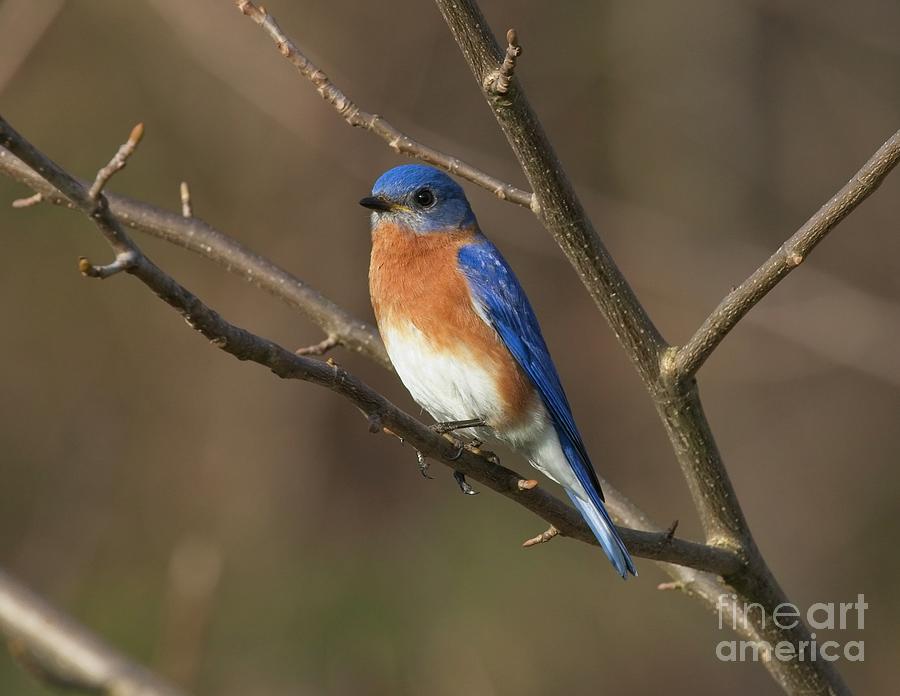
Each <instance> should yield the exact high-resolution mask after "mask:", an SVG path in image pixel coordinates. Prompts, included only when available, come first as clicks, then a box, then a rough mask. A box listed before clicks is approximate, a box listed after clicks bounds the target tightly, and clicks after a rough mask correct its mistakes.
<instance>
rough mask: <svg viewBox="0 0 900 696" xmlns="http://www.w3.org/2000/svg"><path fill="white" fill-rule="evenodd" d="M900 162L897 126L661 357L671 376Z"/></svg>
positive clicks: (702, 357)
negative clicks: (850, 175) (685, 339)
mask: <svg viewBox="0 0 900 696" xmlns="http://www.w3.org/2000/svg"><path fill="white" fill-rule="evenodd" d="M898 161H900V131H897V132H896V133H894V135H892V136H891V137H890V138H888V140H887V141H886V142H885V143H884V145H882V146H881V147H880V148H878V151H877V152H876V153H875V154H874V155H872V157H871V158H870V159H869V161H868V162H866V163H865V164H864V165H863V166H862V168H861V169H860V170H859V171H858V172H856V174H855V175H854V176H853V178H852V179H850V181H848V182H847V183H846V184H845V185H844V187H843V188H842V189H841V190H840V191H838V192H837V193H836V194H834V196H833V197H832V198H831V200H830V201H828V202H827V203H826V204H825V205H823V206H822V207H821V208H819V210H818V212H816V214H815V215H813V216H812V217H811V218H810V219H809V220H807V221H806V224H804V225H803V227H801V228H800V229H799V230H797V231H796V232H795V233H794V234H793V235H791V237H790V238H789V239H788V240H787V241H786V242H785V243H784V244H782V245H781V246H780V247H779V248H778V251H776V252H775V253H774V254H772V256H770V257H769V259H768V260H767V261H766V262H765V263H764V264H763V265H762V266H760V267H759V268H758V269H757V270H756V271H754V272H753V274H752V275H751V276H750V277H749V278H747V280H745V281H744V282H743V283H741V284H740V285H739V286H738V287H736V288H735V289H734V290H732V291H731V292H730V293H728V295H726V296H725V299H723V300H722V301H721V302H720V303H719V306H718V307H716V308H715V310H714V311H713V313H712V314H710V315H709V316H708V317H707V318H706V320H705V321H704V322H703V324H702V325H701V326H700V328H699V329H697V331H696V333H695V334H694V335H693V336H692V337H691V339H690V340H689V341H688V342H687V343H685V344H684V345H683V346H681V347H680V348H677V349H673V350H672V352H671V353H670V355H669V356H668V357H667V359H666V360H665V361H664V368H663V369H664V372H665V373H666V377H667V379H669V380H670V381H673V382H676V381H684V380H686V379H689V378H690V377H691V376H692V375H693V374H694V373H696V372H697V370H699V369H700V367H701V366H702V365H703V363H704V362H706V359H707V358H708V357H709V356H710V355H711V354H712V352H713V351H714V350H715V349H716V347H717V346H718V345H719V343H721V342H722V339H724V338H725V336H727V335H728V332H729V331H731V330H732V329H733V328H734V327H735V325H736V324H737V323H738V322H739V321H740V320H741V319H742V318H743V317H744V315H746V314H747V312H749V311H750V310H751V309H753V307H754V306H755V305H756V303H757V302H759V301H760V300H761V299H762V298H763V297H765V296H766V295H767V294H768V293H769V292H770V291H771V290H772V289H773V288H774V287H775V286H776V285H778V283H780V282H781V280H782V279H784V277H785V276H786V275H787V274H788V273H790V272H791V271H792V270H794V269H795V268H797V266H799V265H800V264H801V263H802V262H803V260H804V259H805V258H806V257H807V256H809V254H810V252H812V250H813V249H815V247H816V245H817V244H818V243H819V242H821V241H822V240H823V239H824V238H825V235H827V234H828V233H829V232H831V230H833V229H834V228H835V227H837V225H838V223H840V222H841V221H842V220H843V219H844V218H845V217H847V216H848V215H849V214H850V213H852V212H853V210H854V209H855V208H856V206H858V205H859V204H860V203H862V202H863V201H864V200H866V198H868V197H869V196H870V195H871V194H873V193H874V192H875V189H877V188H878V187H879V186H880V185H881V182H882V181H884V179H885V177H886V176H887V175H888V174H890V172H891V170H892V169H893V168H894V167H895V166H896V164H897V162H898Z"/></svg>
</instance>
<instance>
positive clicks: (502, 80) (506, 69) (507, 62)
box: [484, 29, 522, 97]
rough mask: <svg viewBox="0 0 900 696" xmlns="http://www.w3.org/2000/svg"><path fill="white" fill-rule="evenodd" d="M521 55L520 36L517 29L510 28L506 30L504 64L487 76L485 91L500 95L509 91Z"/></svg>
mask: <svg viewBox="0 0 900 696" xmlns="http://www.w3.org/2000/svg"><path fill="white" fill-rule="evenodd" d="M520 55H522V47H521V46H519V37H518V35H517V34H516V30H515V29H510V30H509V31H507V32H506V56H504V58H503V64H502V65H501V66H500V68H499V69H498V70H497V71H496V72H492V73H490V74H489V75H488V76H487V77H486V78H485V80H484V89H485V91H487V92H490V93H491V94H494V95H496V96H500V97H502V96H503V95H505V94H506V93H507V92H509V83H510V81H511V80H512V76H513V72H515V69H516V61H517V60H518V59H519V56H520Z"/></svg>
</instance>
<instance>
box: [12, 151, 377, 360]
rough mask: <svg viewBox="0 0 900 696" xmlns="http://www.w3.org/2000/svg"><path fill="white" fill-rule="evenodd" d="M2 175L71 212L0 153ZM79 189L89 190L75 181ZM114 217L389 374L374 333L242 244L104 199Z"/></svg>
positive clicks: (148, 209)
mask: <svg viewBox="0 0 900 696" xmlns="http://www.w3.org/2000/svg"><path fill="white" fill-rule="evenodd" d="M0 172H2V173H4V174H6V175H7V176H9V177H11V178H13V179H15V180H16V181H19V182H21V183H23V184H25V185H26V186H28V187H30V188H31V189H33V190H35V191H38V192H39V193H40V194H41V196H42V199H43V200H45V201H48V202H50V203H54V204H56V205H65V206H68V207H74V205H73V204H72V202H71V201H70V200H69V199H68V198H67V197H66V196H64V195H63V194H62V193H60V192H59V191H58V190H57V189H56V188H54V187H53V186H51V185H50V184H49V183H47V181H46V180H44V179H43V178H41V177H40V176H38V175H37V174H36V173H35V172H34V171H32V169H31V168H30V167H28V166H27V165H26V164H24V163H23V162H21V161H19V160H18V159H16V158H15V157H13V156H12V155H11V154H10V153H9V152H8V151H6V150H4V149H2V148H0ZM78 183H79V184H80V185H81V186H83V187H84V186H88V184H87V183H86V182H84V181H78ZM104 196H106V198H107V199H108V201H109V207H110V210H111V211H112V213H113V215H115V216H116V218H117V219H119V220H120V221H121V223H122V224H123V225H125V226H127V227H129V228H131V229H133V230H137V231H139V232H142V233H144V234H149V235H151V236H154V237H158V238H160V239H163V240H165V241H167V242H170V243H172V244H175V245H177V246H180V247H182V248H184V249H187V250H189V251H192V252H194V253H196V254H199V255H201V256H203V257H205V258H208V259H210V260H211V261H214V262H216V263H217V264H219V265H220V266H222V267H223V268H225V269H226V270H228V271H230V272H232V273H235V274H237V275H239V276H240V277H241V278H243V279H244V280H246V281H247V282H249V283H250V284H252V285H254V286H256V287H258V288H261V289H263V290H265V291H266V292H268V293H269V294H271V295H272V296H274V297H277V298H279V299H280V300H282V301H284V302H285V303H286V304H288V305H289V306H291V307H293V308H294V309H297V310H299V311H300V312H301V313H302V314H303V315H304V316H306V317H307V318H309V319H310V320H311V321H312V322H314V323H315V324H316V325H317V326H319V327H320V328H321V329H322V330H323V331H324V332H325V333H326V334H329V335H330V334H333V335H335V336H338V337H339V339H340V343H341V346H343V347H344V348H348V349H350V350H352V351H355V352H357V353H360V354H362V355H364V356H366V357H368V358H370V359H372V360H374V361H375V362H377V363H379V364H380V365H381V366H382V367H385V368H387V369H389V370H391V369H393V367H392V366H391V363H390V360H388V357H387V353H386V352H385V350H384V345H383V344H382V342H381V338H380V337H379V336H378V332H377V331H375V329H374V328H373V327H372V326H370V325H369V324H367V323H366V322H364V321H362V320H361V319H357V318H356V317H354V316H353V315H351V314H350V313H348V312H347V311H346V310H345V309H343V308H342V307H340V306H339V305H337V304H335V303H334V302H332V301H331V300H329V299H328V298H327V297H325V296H323V295H322V294H321V293H320V292H318V291H317V290H315V289H314V288H312V287H310V286H309V285H308V284H307V283H305V282H304V281H302V280H301V279H300V278H298V277H297V276H295V275H293V274H291V273H288V272H287V271H286V270H284V269H283V268H281V267H279V266H277V265H276V264H274V263H272V262H271V261H269V260H268V259H266V258H264V257H262V256H259V255H258V254H255V253H253V252H252V251H250V250H249V249H248V248H247V247H245V246H244V245H243V244H241V243H240V242H238V241H236V240H235V239H233V238H231V237H229V236H228V235H226V234H224V233H223V232H220V231H219V230H217V229H215V228H213V227H212V226H211V225H209V224H208V223H206V222H204V221H203V220H201V219H199V218H196V217H193V218H190V219H186V218H184V217H183V215H178V214H175V213H171V212H169V211H167V210H163V209H161V208H157V207H155V206H152V205H149V204H147V203H142V202H138V201H134V200H131V199H129V198H126V197H124V196H115V195H112V194H104Z"/></svg>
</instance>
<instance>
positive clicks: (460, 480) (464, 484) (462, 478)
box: [453, 471, 478, 495]
mask: <svg viewBox="0 0 900 696" xmlns="http://www.w3.org/2000/svg"><path fill="white" fill-rule="evenodd" d="M453 478H454V479H456V483H457V484H459V490H461V491H462V492H463V493H464V494H465V495H478V491H476V490H475V489H474V488H472V486H470V485H469V483H468V481H466V475H465V474H464V473H462V472H461V471H454V472H453Z"/></svg>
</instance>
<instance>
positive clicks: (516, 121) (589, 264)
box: [435, 0, 847, 694]
mask: <svg viewBox="0 0 900 696" xmlns="http://www.w3.org/2000/svg"><path fill="white" fill-rule="evenodd" d="M435 1H436V4H437V6H438V9H439V10H440V12H441V14H442V16H443V17H444V21H445V22H446V23H447V26H448V27H449V29H450V31H451V33H452V34H453V38H454V39H455V40H456V43H457V45H458V46H459V48H460V50H461V52H462V54H463V56H464V57H465V59H466V61H467V62H468V64H469V67H470V69H471V70H472V73H473V75H474V76H475V80H476V82H477V83H478V84H479V85H480V86H482V89H483V91H484V94H485V97H486V99H487V102H488V105H489V106H490V107H491V110H492V111H493V113H494V116H495V118H496V119H497V122H498V123H499V125H500V127H501V129H502V130H503V132H504V134H505V135H506V138H507V141H508V142H509V145H510V147H511V148H512V150H513V152H514V153H515V154H516V157H517V159H518V160H519V164H520V166H521V167H522V170H523V171H524V172H525V175H526V176H527V177H528V181H529V183H530V184H531V187H532V189H533V190H534V192H535V197H536V198H537V199H538V206H537V208H538V210H539V213H538V217H539V218H540V220H541V222H542V223H543V225H544V227H545V228H546V229H547V230H548V231H549V232H550V233H551V234H552V235H553V237H554V238H555V239H556V241H557V243H558V244H559V245H560V246H561V247H562V249H563V251H564V252H565V253H566V255H567V257H568V258H569V261H570V262H571V264H572V266H573V267H574V268H575V270H576V272H577V273H578V275H579V277H580V278H581V280H582V283H583V284H584V285H585V287H586V289H587V290H588V292H589V294H590V295H591V297H592V298H593V300H594V302H595V303H596V304H597V306H598V308H599V309H600V311H601V312H602V313H603V315H604V317H605V318H606V320H607V321H608V322H609V324H610V326H611V327H612V329H613V331H614V332H615V335H616V337H617V338H618V339H619V342H620V343H621V344H622V346H623V348H624V349H625V352H626V354H627V355H628V356H629V358H630V359H631V360H632V362H633V363H634V365H635V367H636V369H637V370H638V372H639V374H640V375H641V377H642V378H643V380H644V383H645V385H646V387H647V390H648V392H649V393H650V395H651V397H652V399H653V401H654V404H655V406H656V408H657V411H658V413H659V415H660V417H661V419H662V422H663V425H664V426H665V429H666V432H667V434H668V436H669V439H670V441H671V444H672V448H673V451H674V453H675V456H676V459H677V460H678V463H679V465H680V466H681V469H682V473H683V475H684V477H685V480H686V482H687V484H688V488H689V490H690V492H691V497H692V499H693V502H694V505H695V507H696V509H697V511H698V514H699V516H700V521H701V523H702V524H703V529H704V532H705V535H706V541H707V543H708V544H710V545H715V546H719V547H725V548H730V549H732V550H734V551H735V552H736V553H738V554H739V555H740V556H741V558H743V559H744V560H745V562H746V565H745V566H744V568H743V569H742V570H741V571H740V572H739V573H737V574H735V575H733V576H730V577H729V578H728V579H727V580H728V583H729V584H730V585H731V586H732V588H734V590H735V592H734V597H735V601H742V602H743V601H746V602H758V603H760V604H761V605H762V606H764V607H766V609H767V611H773V610H774V608H775V607H776V606H777V605H778V604H781V603H783V602H787V601H788V600H787V597H786V596H785V594H784V592H783V591H782V590H781V588H780V587H779V585H778V582H777V581H776V580H775V578H774V576H773V575H772V573H771V571H770V570H769V568H768V566H767V565H766V562H765V560H764V559H763V557H762V555H761V554H760V552H759V549H758V548H757V546H756V543H755V541H754V539H753V535H752V534H751V532H750V528H749V526H748V524H747V521H746V519H745V517H744V514H743V511H742V510H741V506H740V503H739V501H738V498H737V494H736V493H735V490H734V487H733V486H732V484H731V480H730V478H729V476H728V472H727V470H726V468H725V464H724V462H723V461H722V457H721V454H720V453H719V450H718V447H717V445H716V442H715V438H714V437H713V434H712V431H711V430H710V427H709V423H708V421H707V419H706V415H705V414H704V412H703V407H702V405H701V402H700V397H699V393H698V391H697V388H696V384H695V383H694V382H693V381H685V382H684V383H678V384H673V383H671V382H670V381H669V380H666V379H664V377H663V375H662V370H663V366H664V364H665V362H666V359H667V356H669V355H670V350H669V346H668V344H667V343H666V341H665V340H664V339H663V338H662V336H661V335H660V334H659V332H658V330H657V329H656V327H655V326H654V324H653V322H652V321H651V320H650V318H649V316H648V315H647V312H646V310H645V309H644V307H643V306H642V305H641V303H640V302H639V301H638V299H637V297H636V296H635V295H634V292H633V291H632V289H631V287H630V286H629V285H628V283H627V281H626V280H625V278H624V276H623V275H622V273H621V271H620V270H619V268H618V267H617V265H616V263H615V261H614V260H613V259H612V257H611V256H610V255H609V253H608V251H607V250H606V248H605V247H604V245H603V243H602V242H601V240H600V239H599V237H598V235H597V233H596V232H595V231H594V229H593V226H592V225H591V223H590V221H589V220H588V218H587V215H586V214H585V211H584V209H583V207H582V206H581V203H580V202H579V201H578V198H577V196H576V195H575V193H574V191H573V189H572V187H571V184H570V183H569V181H568V179H567V178H566V175H565V173H564V172H563V168H562V166H561V164H560V162H559V160H558V159H557V157H556V154H555V153H554V151H553V148H552V146H551V144H550V142H549V141H548V139H547V137H546V135H545V133H544V130H543V128H542V127H541V124H540V122H539V120H538V119H537V116H536V115H535V113H534V111H533V110H532V109H531V106H530V104H529V103H528V101H527V99H526V97H525V94H524V90H522V89H521V87H520V88H518V89H515V90H511V91H510V92H509V93H508V94H507V95H506V96H505V97H504V98H502V99H499V98H497V97H496V95H494V94H493V93H492V92H491V91H490V90H488V89H484V85H485V80H486V78H487V77H488V76H489V75H490V74H491V73H492V72H493V71H495V70H497V65H498V64H499V63H500V61H501V60H502V56H503V52H502V51H501V49H500V46H499V45H498V44H497V41H496V40H495V38H494V36H493V34H492V33H491V31H490V26H489V24H488V23H487V21H486V20H485V18H484V15H483V14H482V13H481V10H480V8H479V7H478V4H477V2H476V0H435ZM674 575H677V574H674ZM682 575H683V577H676V580H678V581H680V582H681V586H682V587H684V588H685V591H686V592H688V593H690V594H691V595H693V596H696V597H698V598H699V599H701V600H702V601H704V602H705V603H707V604H708V605H710V606H712V607H717V606H718V604H717V602H718V597H719V595H721V594H722V592H721V589H720V586H719V585H718V584H717V583H716V582H714V581H713V582H711V581H710V579H709V578H702V577H699V576H696V575H695V576H693V577H688V576H685V575H684V574H683V573H682ZM688 588H690V589H688ZM717 591H718V592H717ZM750 624H751V626H750V627H749V628H748V631H750V632H752V633H754V634H755V635H757V636H761V637H764V639H766V640H769V641H770V642H773V643H776V642H778V641H779V640H786V641H789V642H791V643H793V644H795V645H796V644H798V643H799V642H800V641H807V642H808V641H809V640H811V638H810V633H809V630H808V628H807V627H806V626H805V625H804V624H802V623H800V624H798V625H797V626H796V627H794V628H793V629H790V630H780V629H778V628H777V627H774V626H772V625H771V622H770V623H769V625H766V624H765V622H760V621H759V620H758V619H751V621H750ZM766 668H767V669H768V670H769V672H770V673H771V674H772V676H773V677H774V678H775V679H776V680H777V681H778V682H779V684H781V685H782V687H783V688H785V689H786V690H788V691H790V692H792V693H797V694H799V693H807V692H815V693H819V692H822V693H846V692H847V687H846V685H845V684H844V682H843V680H842V679H841V676H840V674H838V672H837V670H836V669H835V667H834V666H833V665H832V664H830V663H824V662H822V661H819V662H817V663H815V664H813V663H811V662H805V663H804V662H800V661H799V660H793V661H788V662H779V661H777V660H770V661H768V662H767V663H766Z"/></svg>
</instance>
